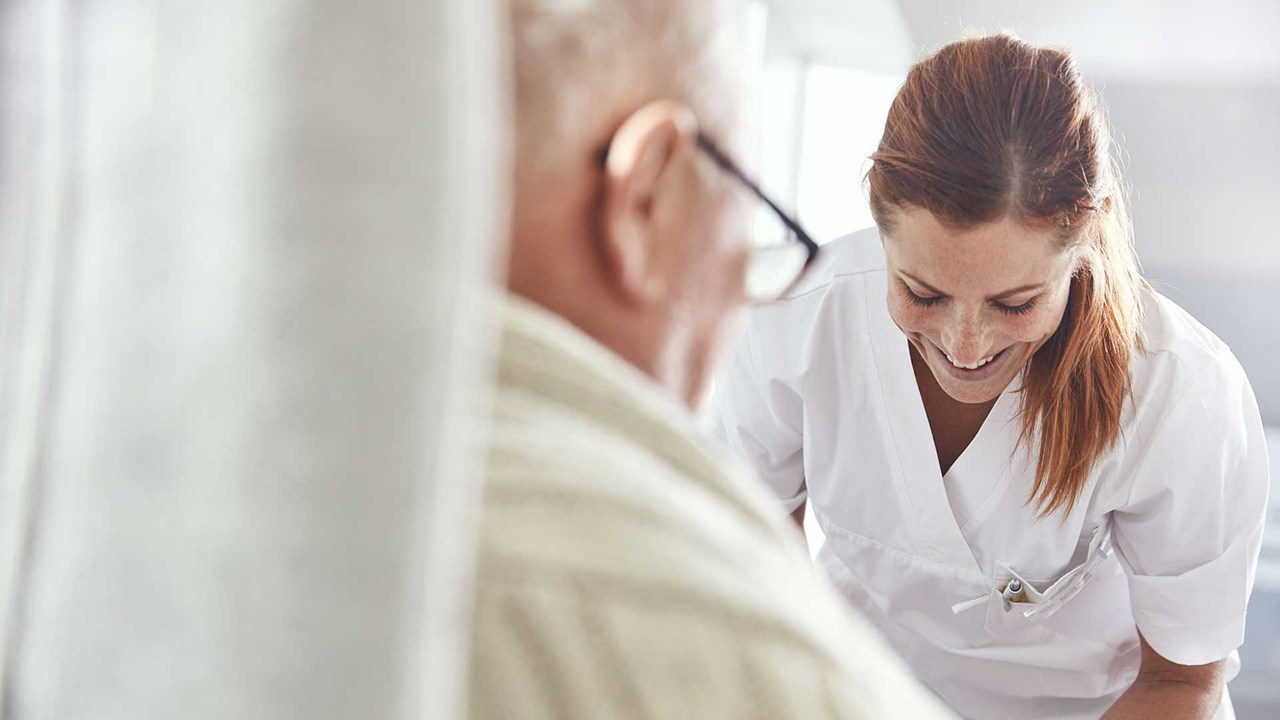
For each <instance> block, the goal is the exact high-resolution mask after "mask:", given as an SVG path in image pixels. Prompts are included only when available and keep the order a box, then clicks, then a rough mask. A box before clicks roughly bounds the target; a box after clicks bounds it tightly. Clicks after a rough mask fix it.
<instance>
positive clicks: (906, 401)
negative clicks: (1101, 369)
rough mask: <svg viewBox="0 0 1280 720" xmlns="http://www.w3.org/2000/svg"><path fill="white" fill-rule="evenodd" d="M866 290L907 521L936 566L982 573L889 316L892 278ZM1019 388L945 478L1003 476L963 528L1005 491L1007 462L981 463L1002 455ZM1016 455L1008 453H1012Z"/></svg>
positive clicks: (878, 278)
mask: <svg viewBox="0 0 1280 720" xmlns="http://www.w3.org/2000/svg"><path fill="white" fill-rule="evenodd" d="M864 287H865V288H866V293H867V297H866V303H867V307H868V308H869V315H870V318H869V320H870V325H871V328H870V329H871V336H872V348H873V351H874V353H875V359H876V372H877V374H878V375H879V378H880V386H881V390H882V392H883V393H884V399H885V404H886V412H887V413H888V416H889V424H890V428H891V430H892V433H893V442H894V444H895V446H896V450H897V457H898V462H899V464H900V469H901V472H900V473H897V474H895V478H894V480H895V482H897V483H899V484H900V490H901V492H903V493H904V494H905V496H906V497H907V498H908V500H909V502H910V505H911V507H912V510H913V511H914V517H911V518H907V520H908V522H913V523H915V524H916V528H915V532H913V533H912V534H913V535H914V536H915V537H916V538H918V539H921V540H923V543H924V545H925V546H926V547H925V548H922V550H925V551H927V552H928V553H930V554H931V556H932V559H933V560H935V561H937V562H941V563H944V564H946V565H950V566H953V567H956V568H959V569H963V570H968V571H970V572H974V573H978V574H982V568H981V567H980V565H979V563H978V560H977V558H976V556H975V554H974V552H973V551H972V549H971V548H970V547H969V543H968V541H967V540H966V539H965V536H964V533H963V532H962V531H961V527H960V524H959V523H958V522H957V521H956V516H955V513H954V512H953V510H952V508H951V501H950V499H949V498H948V496H947V490H946V485H945V483H944V480H943V475H942V471H941V468H940V467H939V466H938V455H937V450H936V447H935V445H934V442H933V433H932V431H931V430H930V428H929V419H928V416H927V415H926V413H925V409H924V401H923V400H922V399H921V397H920V388H919V385H918V384H917V382H916V377H915V372H914V370H913V369H912V366H911V355H910V348H909V345H908V342H907V338H906V336H905V335H904V334H903V333H902V330H901V329H900V328H899V327H898V326H897V325H896V324H894V322H893V318H892V317H890V315H889V311H888V307H887V305H886V298H887V292H888V276H887V271H881V272H878V273H874V274H871V275H870V276H869V277H868V282H867V283H866V285H865V286H864ZM1018 383H1019V381H1018V380H1015V381H1014V382H1013V383H1012V384H1011V385H1010V387H1009V388H1006V389H1005V391H1004V392H1003V393H1001V395H1000V398H999V399H997V401H996V404H995V406H993V407H992V409H991V412H990V413H988V415H987V418H986V420H984V421H983V423H982V426H981V427H980V428H979V429H978V433H977V434H976V435H975V436H974V437H973V439H972V440H971V441H970V442H969V445H968V447H966V448H965V450H964V452H963V453H961V454H960V456H959V457H958V458H956V461H955V462H954V463H952V466H951V468H950V469H949V471H948V474H949V475H950V474H952V473H957V474H977V473H984V472H985V473H998V474H999V477H996V478H993V482H992V485H991V491H990V494H989V495H988V497H987V498H986V499H985V500H984V501H983V502H982V503H980V504H979V506H978V509H976V510H975V511H974V513H973V514H972V515H971V516H970V517H969V518H968V519H967V521H966V526H969V527H973V526H975V524H976V523H977V522H981V521H982V520H983V519H984V518H985V516H988V515H989V512H988V509H989V508H990V507H991V506H992V505H993V503H992V498H993V497H994V495H995V494H996V493H1000V492H1003V488H1005V487H1007V485H1008V482H1007V480H1008V478H1006V477H1004V476H1005V475H1007V474H1008V463H1006V462H1001V463H999V465H995V466H991V467H980V465H981V464H982V460H981V459H982V458H991V457H993V456H997V457H999V456H1000V453H1001V450H1002V448H999V447H996V446H997V445H1000V444H1001V443H999V442H998V441H999V439H1000V438H1001V437H1005V436H1007V433H1002V432H1001V429H1002V428H1001V427H997V426H1003V425H1004V424H1006V423H1009V422H1014V421H1016V414H1017V393H1016V387H1017V385H1018ZM1011 450H1012V448H1010V451H1011Z"/></svg>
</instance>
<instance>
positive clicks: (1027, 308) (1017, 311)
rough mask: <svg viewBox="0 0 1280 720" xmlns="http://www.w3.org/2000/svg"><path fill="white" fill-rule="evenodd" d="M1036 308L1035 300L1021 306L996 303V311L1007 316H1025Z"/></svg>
mask: <svg viewBox="0 0 1280 720" xmlns="http://www.w3.org/2000/svg"><path fill="white" fill-rule="evenodd" d="M1035 306H1036V301H1035V300H1034V299H1032V300H1028V301H1026V302H1024V303H1022V304H1021V305H1005V304H1004V303H996V309H997V310H999V311H1000V312H1002V313H1004V314H1006V315H1025V314H1027V313H1029V312H1031V308H1033V307H1035Z"/></svg>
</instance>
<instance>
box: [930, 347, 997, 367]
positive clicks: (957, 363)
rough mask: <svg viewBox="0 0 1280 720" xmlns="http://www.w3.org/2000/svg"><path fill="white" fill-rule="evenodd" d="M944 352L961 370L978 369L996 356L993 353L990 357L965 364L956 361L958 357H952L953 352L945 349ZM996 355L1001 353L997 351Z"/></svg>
mask: <svg viewBox="0 0 1280 720" xmlns="http://www.w3.org/2000/svg"><path fill="white" fill-rule="evenodd" d="M942 354H943V355H946V356H947V360H949V361H950V362H951V364H952V365H955V366H956V367H958V368H960V369H961V370H977V369H978V368H980V367H982V366H983V365H986V364H987V363H989V362H991V361H992V359H994V358H995V355H992V356H991V357H989V358H983V359H982V360H979V361H978V362H976V363H971V364H969V365H965V364H963V363H959V362H956V359H955V358H953V357H951V354H950V353H948V352H945V351H944V352H943V353H942ZM996 355H999V353H996Z"/></svg>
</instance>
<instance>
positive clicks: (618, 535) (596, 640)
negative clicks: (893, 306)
mask: <svg viewBox="0 0 1280 720" xmlns="http://www.w3.org/2000/svg"><path fill="white" fill-rule="evenodd" d="M734 6H735V3H732V2H728V1H727V0H726V1H723V2H722V1H719V0H717V1H715V2H711V1H709V0H700V1H699V2H684V1H683V0H662V1H652V2H635V1H634V0H579V1H576V2H564V1H556V0H512V9H513V12H512V23H513V26H512V27H513V32H514V35H515V43H514V48H515V62H516V68H517V103H516V114H517V118H518V132H517V137H516V169H515V208H514V215H513V237H512V244H511V251H510V262H509V276H508V287H509V290H510V293H509V296H508V298H507V299H506V301H505V302H504V303H503V308H502V311H503V336H502V345H501V356H500V361H499V362H500V371H499V372H500V377H499V386H498V390H497V397H496V403H495V409H494V413H493V418H492V431H491V432H492V445H491V449H490V458H489V465H488V478H487V481H486V487H485V492H484V497H485V500H484V515H483V520H482V529H481V537H480V558H479V566H478V574H477V586H476V592H477V599H476V605H475V609H474V617H473V627H474V631H473V637H474V644H473V648H472V658H471V670H470V705H471V714H472V717H475V718H493V719H495V720H497V719H499V718H501V719H503V720H507V719H510V718H524V717H537V718H608V717H622V716H625V717H632V716H635V717H652V718H675V717H688V718H746V717H756V718H818V717H844V718H872V717H875V718H881V717H895V718H931V717H944V716H946V713H945V711H943V710H941V709H940V706H939V705H938V703H937V701H936V700H934V699H933V698H932V696H929V695H927V694H926V693H925V691H923V690H921V689H920V688H919V686H917V685H916V684H915V682H914V681H913V680H911V679H910V678H909V677H908V676H907V675H906V674H905V672H904V671H903V669H902V667H901V666H900V664H899V663H898V661H897V660H896V659H895V658H894V657H893V656H892V655H891V654H890V652H889V651H888V650H886V649H885V647H884V645H883V644H882V643H881V641H880V640H879V639H878V638H877V637H876V636H875V635H874V634H873V633H872V632H871V631H869V630H868V629H867V627H866V626H865V625H864V624H863V623H862V622H861V621H860V620H858V619H857V618H855V617H851V616H850V613H849V612H848V610H847V609H846V608H845V607H844V606H843V605H842V603H841V601H840V600H839V599H838V598H837V597H836V596H835V594H834V593H833V592H832V591H831V590H830V589H829V587H827V586H826V585H824V581H823V580H821V579H819V577H818V575H817V573H816V571H815V570H814V568H813V567H812V565H811V563H810V561H809V558H808V555H807V554H806V553H805V550H804V548H803V546H802V544H801V542H800V538H799V536H798V535H797V534H796V532H795V529H794V526H793V525H791V524H790V522H789V520H788V519H787V518H786V517H785V516H783V515H781V514H780V512H779V511H778V510H777V507H776V503H774V502H772V501H771V499H770V497H769V496H768V494H767V493H766V492H765V490H764V489H763V487H762V486H760V485H759V484H758V481H757V480H755V479H754V478H751V477H749V476H747V475H745V474H743V473H742V472H741V471H740V470H739V469H738V468H736V467H733V466H731V465H730V464H728V463H727V462H726V461H724V460H722V459H721V458H719V457H717V456H715V455H714V454H712V453H711V452H709V451H708V450H707V449H706V448H704V446H703V445H702V443H701V442H700V441H699V440H698V439H697V438H696V433H695V425H694V422H693V419H692V416H691V414H690V412H689V411H690V409H691V408H694V407H696V405H697V404H698V402H699V400H700V398H701V396H702V395H703V393H704V391H705V389H706V387H707V385H708V379H709V376H710V374H711V372H712V369H713V367H714V363H715V360H716V359H717V357H718V356H719V355H720V354H721V350H722V349H723V348H724V347H725V345H726V343H727V342H728V341H730V340H731V339H732V335H733V329H734V326H735V325H736V324H737V320H738V318H739V316H740V313H741V309H742V305H743V303H744V300H745V299H747V296H748V294H749V293H768V292H781V291H782V290H785V289H786V287H787V286H789V285H790V283H791V282H794V280H795V279H796V277H797V276H798V275H799V272H800V271H801V270H802V269H803V267H804V262H803V261H802V262H799V263H795V262H791V264H789V265H788V264H786V262H784V260H783V259H784V258H786V257H788V255H789V253H788V252H785V251H786V250H788V249H791V250H798V251H799V253H800V257H801V258H803V257H804V255H805V253H809V254H812V252H814V251H816V246H812V244H811V243H800V241H798V240H791V241H790V242H797V243H799V244H796V245H795V246H794V247H792V248H787V247H781V248H778V247H774V248H772V249H774V250H777V249H782V250H783V251H784V252H781V253H776V254H774V255H770V254H767V253H760V252H753V248H752V247H751V246H750V244H749V242H748V240H747V238H748V235H749V232H748V228H747V225H748V223H747V218H748V217H750V212H749V210H750V205H749V204H750V203H760V199H759V198H758V197H757V196H756V195H754V194H753V191H752V189H751V188H750V187H749V185H748V184H747V183H746V182H744V178H742V177H741V175H740V174H737V171H736V168H734V166H733V164H732V161H731V160H729V159H728V155H727V154H726V153H725V152H723V151H722V150H721V149H720V148H721V147H723V148H726V149H729V148H732V147H734V144H735V142H736V141H737V139H738V133H739V129H738V127H737V126H736V121H737V106H736V100H735V97H736V95H735V92H734V81H733V80H734V77H735V74H734V72H733V67H732V63H731V58H732V56H733V54H734V51H735V47H734V46H733V43H732V42H731V40H732V38H733V37H734V35H735V33H734V26H735V22H734V14H733V13H732V12H731V8H732V7H734ZM761 207H765V206H763V205H761ZM805 240H806V241H807V238H805ZM790 256H792V257H794V256H795V253H790ZM771 258H773V259H775V260H776V261H777V262H778V263H781V264H779V265H777V266H775V267H764V268H763V272H757V271H758V270H761V268H760V267H756V265H757V264H758V263H767V262H770V261H771ZM748 266H752V267H751V268H749V267H748ZM749 269H750V271H751V274H752V277H753V281H752V283H757V281H759V283H760V284H759V285H758V287H757V286H754V285H753V284H749V283H748V282H747V275H748V270H749ZM760 278H764V279H765V280H764V281H761V280H760Z"/></svg>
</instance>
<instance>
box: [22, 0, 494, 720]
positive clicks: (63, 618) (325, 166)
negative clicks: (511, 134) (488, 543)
mask: <svg viewBox="0 0 1280 720" xmlns="http://www.w3.org/2000/svg"><path fill="white" fill-rule="evenodd" d="M503 17H504V16H503V15H502V14H501V13H500V12H499V8H498V4H497V2H495V1H494V0H467V2H449V1H447V0H415V1H414V2H402V1H397V0H360V2H341V1H339V0H332V1H322V0H220V1H218V2H198V1H195V0H191V1H187V2H180V1H177V0H149V1H141V0H102V1H100V2H94V1H90V0H80V1H78V2H77V1H72V0H6V2H3V3H0V42H2V43H3V46H2V53H3V54H2V55H0V80H2V82H3V85H2V86H0V122H2V125H0V463H2V464H0V590H2V591H3V592H0V641H2V642H3V655H2V656H0V657H2V659H0V669H2V674H0V679H2V684H0V692H2V693H3V698H2V702H3V715H4V717H6V718H24V719H25V718H40V719H43V718H50V719H53V718H57V719H58V720H75V719H77V718H90V717H92V718H130V719H136V718H167V719H171V718H188V719H189V718H308V719H313V718H357V717H358V718H414V719H415V720H419V719H421V718H448V717H454V716H456V714H457V713H458V712H460V709H461V704H460V698H461V697H463V695H462V692H461V690H462V688H461V681H462V678H463V673H464V671H465V666H466V662H465V661H466V648H465V643H464V640H465V632H466V630H467V623H466V617H465V615H466V607H467V604H468V601H469V584H468V583H469V575H470V568H471V562H472V553H473V551H474V546H473V542H472V537H471V535H472V532H473V526H474V517H473V512H474V508H475V505H474V501H475V499H476V496H475V491H476V489H477V488H476V487H475V484H474V482H473V481H471V477H472V475H473V473H471V472H469V468H468V462H469V459H470V454H469V452H468V448H469V447H470V446H472V445H473V444H474V443H475V441H476V439H477V438H476V437H475V433H476V430H477V429H476V428H475V427H473V425H472V424H470V423H468V422H467V421H466V419H467V418H470V417H471V415H470V414H468V412H467V410H468V408H469V407H471V406H472V405H473V404H475V403H477V402H483V401H484V397H485V393H486V390H485V387H484V383H483V382H480V380H481V379H487V375H485V373H486V371H487V368H488V366H487V363H488V354H487V347H488V344H489V343H490V341H491V335H490V328H489V327H488V325H487V324H485V323H484V322H481V311H480V305H479V302H480V297H479V293H480V289H481V286H482V285H483V282H484V280H485V278H486V277H487V276H488V275H489V274H490V267H491V265H492V263H493V261H494V260H495V259H496V258H497V256H498V255H497V253H496V252H495V250H496V243H497V241H498V238H499V237H501V236H502V235H503V234H504V228H503V223H504V222H505V217H506V212H505V210H506V208H507V206H508V198H507V197H506V196H505V195H504V194H503V193H502V192H499V191H498V190H495V188H499V189H502V188H505V182H504V181H505V179H506V177H507V176H508V175H509V173H508V171H507V167H506V166H505V165H504V163H505V162H507V158H506V155H505V151H506V139H507V135H508V127H507V123H508V117H507V115H506V111H507V105H508V103H507V98H506V97H505V93H506V92H507V87H508V84H507V82H506V80H507V78H506V77H505V74H506V65H505V57H504V55H505V53H506V50H505V35H504V34H503V33H504V32H505V29H504V28H503V27H502V19H503ZM500 40H501V42H500ZM481 434H482V433H481Z"/></svg>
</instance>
